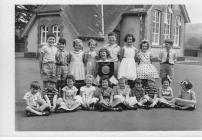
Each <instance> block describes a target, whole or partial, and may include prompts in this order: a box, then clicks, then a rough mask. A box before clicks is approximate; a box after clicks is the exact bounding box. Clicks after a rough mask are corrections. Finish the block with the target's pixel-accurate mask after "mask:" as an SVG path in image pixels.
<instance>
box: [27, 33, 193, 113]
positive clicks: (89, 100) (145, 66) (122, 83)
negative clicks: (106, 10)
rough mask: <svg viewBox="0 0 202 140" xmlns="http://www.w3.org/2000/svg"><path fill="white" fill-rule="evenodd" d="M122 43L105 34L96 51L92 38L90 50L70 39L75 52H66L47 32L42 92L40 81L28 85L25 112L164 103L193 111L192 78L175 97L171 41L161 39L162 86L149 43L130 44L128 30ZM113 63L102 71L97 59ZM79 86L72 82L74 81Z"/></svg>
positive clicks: (132, 39)
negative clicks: (110, 68)
mask: <svg viewBox="0 0 202 140" xmlns="http://www.w3.org/2000/svg"><path fill="white" fill-rule="evenodd" d="M124 42H125V45H124V46H123V47H120V46H118V45H117V44H116V35H115V34H114V33H109V34H108V43H107V44H106V45H105V46H104V47H102V48H101V49H99V52H98V53H97V52H96V49H95V48H96V47H97V42H96V41H95V40H93V39H90V40H89V42H88V47H89V51H88V52H84V51H83V42H82V40H80V39H75V40H74V41H73V49H74V50H73V51H70V52H69V53H68V52H66V50H65V46H66V40H65V39H63V38H60V39H59V41H58V44H57V45H55V35H54V34H52V33H49V34H48V35H47V44H46V45H44V46H43V47H42V48H41V50H40V73H41V77H42V80H43V90H42V93H41V92H40V91H41V88H40V84H39V82H38V81H33V82H32V83H31V84H30V91H29V92H27V93H26V94H25V96H24V99H25V100H26V104H27V107H26V109H25V110H26V115H27V116H32V115H41V116H47V115H50V114H51V113H53V112H54V113H59V112H72V111H76V110H80V109H83V110H99V111H122V110H136V109H137V108H144V109H150V108H159V107H168V108H175V109H179V110H194V109H195V107H196V96H195V92H194V91H193V90H192V87H193V85H192V82H191V81H190V80H188V79H186V80H184V81H182V82H180V86H181V90H180V94H179V97H174V95H173V91H172V88H171V82H172V80H173V74H174V63H175V61H176V54H175V52H174V51H172V45H173V41H172V40H171V39H166V40H165V50H164V51H162V52H161V53H160V56H159V59H158V60H159V61H160V77H161V84H162V86H161V87H157V86H156V79H158V78H159V74H158V71H157V69H156V67H155V66H154V65H153V64H152V60H153V56H152V54H151V53H150V52H149V42H148V41H147V40H143V41H142V42H141V43H140V47H139V50H138V49H137V48H136V47H135V46H134V42H135V37H134V36H133V35H132V34H127V35H126V36H125V38H124ZM100 61H101V62H112V61H113V63H114V74H113V75H112V76H111V77H109V76H101V75H100V74H99V70H98V66H97V62H100ZM82 81H83V82H84V83H85V85H83V86H76V85H77V84H76V83H78V82H82Z"/></svg>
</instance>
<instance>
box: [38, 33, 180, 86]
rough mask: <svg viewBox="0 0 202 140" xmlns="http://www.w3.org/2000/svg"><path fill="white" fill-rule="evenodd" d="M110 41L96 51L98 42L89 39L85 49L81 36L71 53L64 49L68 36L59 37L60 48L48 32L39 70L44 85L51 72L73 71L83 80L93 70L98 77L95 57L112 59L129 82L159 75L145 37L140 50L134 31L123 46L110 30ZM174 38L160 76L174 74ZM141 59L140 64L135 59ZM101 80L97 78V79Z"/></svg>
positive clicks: (163, 55) (63, 74)
mask: <svg viewBox="0 0 202 140" xmlns="http://www.w3.org/2000/svg"><path fill="white" fill-rule="evenodd" d="M108 40H109V41H108V43H107V45H105V46H104V47H103V48H101V49H100V50H99V53H97V52H96V50H95V48H96V47H97V42H96V41H95V40H92V39H91V40H90V41H89V43H88V46H89V48H90V50H89V51H88V52H84V51H83V42H82V40H80V39H75V40H74V41H73V51H70V52H69V53H67V52H66V50H65V49H64V48H65V46H66V40H65V39H62V38H61V39H60V40H59V43H58V45H57V46H58V49H57V48H56V47H55V46H54V43H55V36H54V34H48V36H47V45H45V46H43V47H42V49H41V51H40V54H41V55H40V56H41V57H40V72H41V76H42V79H43V84H44V87H46V80H47V78H48V77H50V76H56V77H57V80H59V81H60V80H62V79H64V78H65V77H66V75H67V74H72V75H74V77H75V79H76V81H80V80H82V81H83V80H84V79H85V75H86V74H91V75H93V76H94V77H95V78H96V77H97V75H98V69H97V67H96V61H97V60H101V61H113V62H114V76H115V78H117V79H119V78H122V77H125V78H127V79H128V80H129V82H133V81H134V80H135V79H136V78H140V79H144V83H146V79H148V78H155V79H157V78H159V75H158V71H157V69H156V68H155V66H154V65H152V64H151V62H152V59H153V57H152V54H151V53H150V52H149V51H148V50H149V43H148V41H146V40H143V41H142V42H141V44H140V49H139V51H138V50H137V49H136V48H135V47H134V42H135V38H134V36H133V35H132V34H127V35H126V36H125V38H124V42H126V44H125V45H124V46H123V47H122V48H120V46H118V45H117V44H116V37H115V34H114V33H110V34H108ZM172 43H173V42H172V41H171V40H166V41H165V44H166V45H165V47H166V49H167V51H166V52H162V53H161V54H160V57H159V60H160V61H161V66H160V76H161V78H163V77H166V76H167V75H169V76H170V77H171V79H172V77H173V72H174V69H173V65H174V63H175V61H176V54H175V53H174V52H173V51H171V46H172ZM167 54H168V55H167ZM135 60H138V66H137V65H136V61H135ZM97 82H98V80H97Z"/></svg>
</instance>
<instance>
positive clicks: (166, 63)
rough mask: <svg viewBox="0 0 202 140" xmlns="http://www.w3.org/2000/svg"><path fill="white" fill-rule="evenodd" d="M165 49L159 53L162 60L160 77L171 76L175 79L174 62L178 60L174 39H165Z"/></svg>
mask: <svg viewBox="0 0 202 140" xmlns="http://www.w3.org/2000/svg"><path fill="white" fill-rule="evenodd" d="M164 42H165V48H166V50H165V51H162V52H161V53H160V55H159V60H160V77H161V79H162V78H164V77H167V75H169V76H170V78H171V79H173V76H174V64H175V62H176V60H177V56H176V53H175V52H174V51H173V49H172V46H173V41H172V40H171V39H166V40H165V41H164Z"/></svg>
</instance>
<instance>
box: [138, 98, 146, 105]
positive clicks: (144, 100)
mask: <svg viewBox="0 0 202 140" xmlns="http://www.w3.org/2000/svg"><path fill="white" fill-rule="evenodd" d="M146 102H147V99H142V100H140V101H139V102H138V105H139V106H143V105H144V104H145V103H146Z"/></svg>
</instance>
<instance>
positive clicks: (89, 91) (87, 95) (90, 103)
mask: <svg viewBox="0 0 202 140" xmlns="http://www.w3.org/2000/svg"><path fill="white" fill-rule="evenodd" d="M93 80H94V77H93V75H86V79H85V82H86V85H85V86H83V87H81V89H80V95H81V98H82V99H81V101H82V106H83V107H84V109H86V110H94V105H95V104H96V103H97V101H98V98H95V97H94V94H95V91H96V87H94V86H92V83H93Z"/></svg>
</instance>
